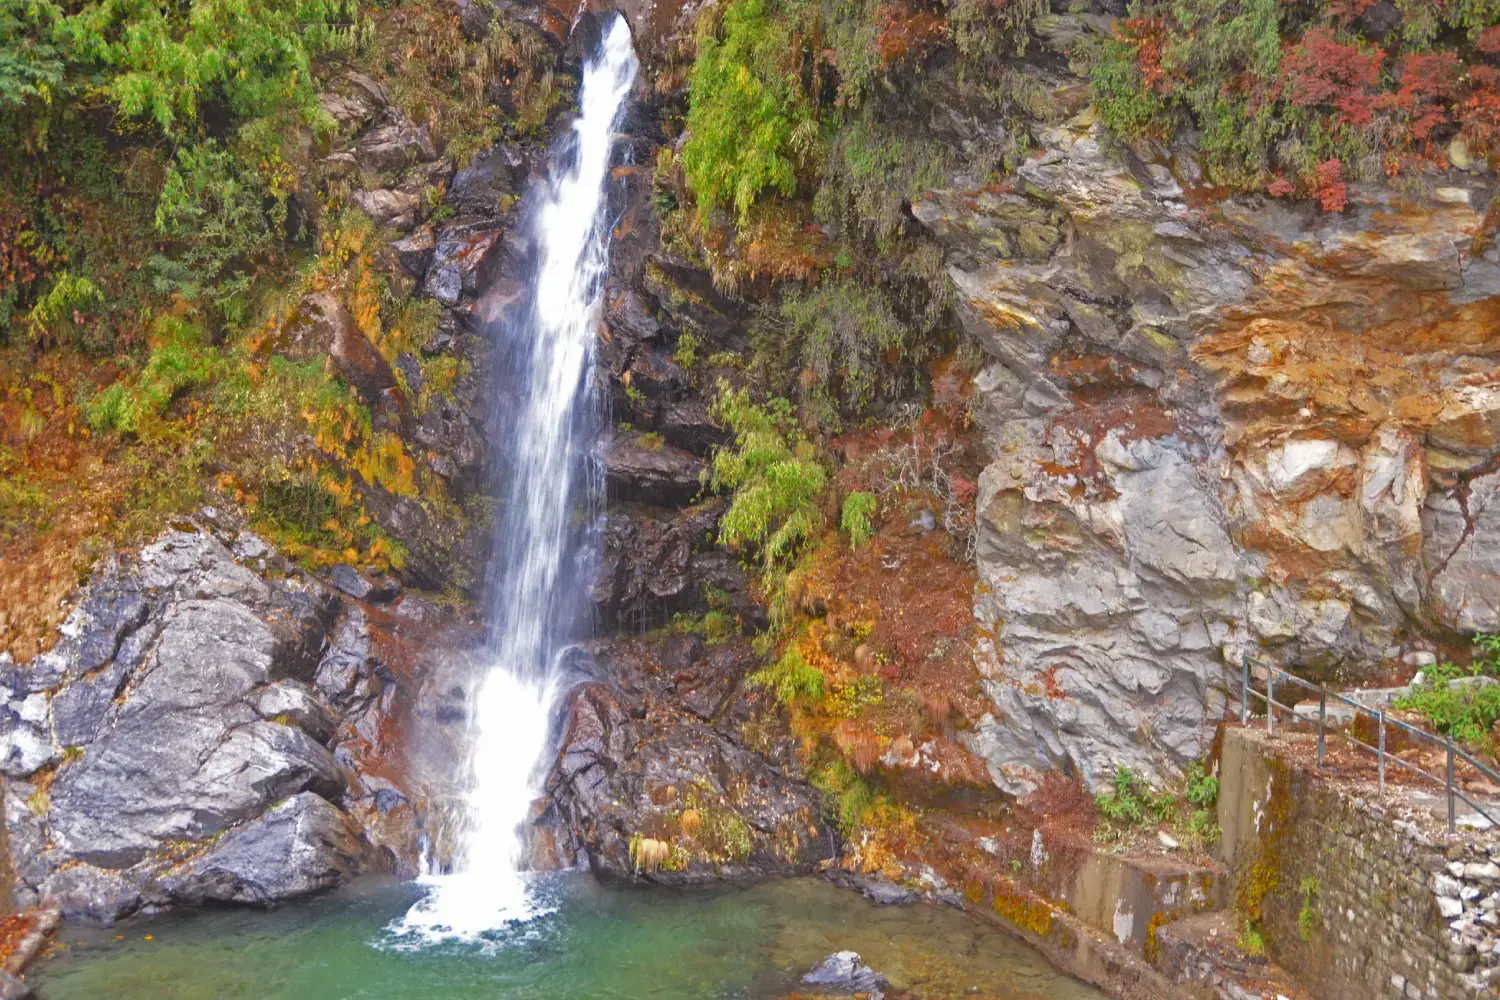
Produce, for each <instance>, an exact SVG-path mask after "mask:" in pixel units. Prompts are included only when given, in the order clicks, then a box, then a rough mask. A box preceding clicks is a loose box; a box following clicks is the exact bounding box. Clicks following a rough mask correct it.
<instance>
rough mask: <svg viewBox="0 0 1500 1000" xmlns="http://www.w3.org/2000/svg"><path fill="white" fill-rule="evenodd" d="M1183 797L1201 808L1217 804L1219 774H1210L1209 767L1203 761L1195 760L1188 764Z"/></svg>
mask: <svg viewBox="0 0 1500 1000" xmlns="http://www.w3.org/2000/svg"><path fill="white" fill-rule="evenodd" d="M1183 798H1185V799H1187V800H1188V802H1189V803H1190V804H1192V805H1195V806H1197V807H1198V808H1199V809H1207V808H1208V807H1210V806H1213V805H1215V804H1216V803H1217V802H1218V801H1219V778H1218V776H1217V775H1213V774H1209V773H1208V769H1207V768H1205V767H1204V766H1203V764H1202V763H1201V762H1199V761H1196V760H1195V761H1193V762H1192V763H1191V764H1189V765H1188V769H1187V783H1186V786H1185V787H1184V790H1183Z"/></svg>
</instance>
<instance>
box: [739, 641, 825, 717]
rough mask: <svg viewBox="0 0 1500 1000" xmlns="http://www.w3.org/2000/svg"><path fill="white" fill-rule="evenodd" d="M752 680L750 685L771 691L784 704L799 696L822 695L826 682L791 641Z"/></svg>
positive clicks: (751, 677)
mask: <svg viewBox="0 0 1500 1000" xmlns="http://www.w3.org/2000/svg"><path fill="white" fill-rule="evenodd" d="M749 683H750V686H751V687H757V688H761V689H763V690H766V691H770V692H771V693H772V694H774V695H775V696H776V700H777V701H779V702H781V703H782V704H790V703H791V702H793V701H796V700H797V699H798V698H811V699H815V700H816V699H818V698H821V697H823V691H824V690H825V683H826V682H825V680H824V677H823V672H822V671H821V670H819V669H818V668H817V667H814V666H810V665H809V664H808V662H807V661H806V660H805V659H803V658H802V653H801V651H800V650H798V649H797V645H796V643H792V644H790V645H788V646H787V648H786V652H784V653H782V654H781V658H780V659H778V660H777V661H776V662H775V663H772V664H769V665H767V666H765V667H762V668H761V669H760V670H757V671H756V672H755V673H753V674H751V675H750V678H749Z"/></svg>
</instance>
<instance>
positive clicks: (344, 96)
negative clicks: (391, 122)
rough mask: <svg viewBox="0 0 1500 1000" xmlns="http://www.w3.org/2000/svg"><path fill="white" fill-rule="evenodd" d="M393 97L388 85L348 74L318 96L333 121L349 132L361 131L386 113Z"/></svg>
mask: <svg viewBox="0 0 1500 1000" xmlns="http://www.w3.org/2000/svg"><path fill="white" fill-rule="evenodd" d="M388 102H389V95H388V94H387V92H386V89H385V87H384V85H382V84H379V83H376V82H375V81H374V80H372V79H370V78H369V77H368V76H365V75H364V74H363V73H355V72H352V71H351V72H348V73H345V74H344V75H343V76H340V77H338V78H337V79H335V80H334V81H333V83H332V84H331V85H330V86H329V88H328V89H327V90H325V91H323V92H322V93H320V94H319V95H318V103H319V104H320V105H321V106H322V108H323V110H324V111H326V112H327V113H328V115H329V117H330V118H332V119H333V120H334V121H336V122H338V123H339V124H340V125H341V126H344V127H346V128H349V129H354V130H357V129H360V128H363V127H364V126H365V125H366V124H368V123H369V122H370V120H371V119H373V118H374V117H375V116H376V115H378V114H379V113H380V112H381V111H383V110H385V107H386V104H387V103H388Z"/></svg>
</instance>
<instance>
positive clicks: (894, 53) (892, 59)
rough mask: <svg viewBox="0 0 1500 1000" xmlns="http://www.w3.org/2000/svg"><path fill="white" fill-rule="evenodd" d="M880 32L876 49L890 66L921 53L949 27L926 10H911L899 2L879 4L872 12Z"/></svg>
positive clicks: (882, 60) (882, 59) (883, 60)
mask: <svg viewBox="0 0 1500 1000" xmlns="http://www.w3.org/2000/svg"><path fill="white" fill-rule="evenodd" d="M875 24H876V26H877V27H878V28H879V29H880V34H879V35H878V36H877V37H876V39H875V51H876V52H877V53H879V55H880V61H881V62H882V63H884V64H885V65H887V66H889V65H891V64H892V63H897V62H900V61H901V60H903V59H905V58H907V57H908V56H921V55H922V54H923V53H925V52H926V51H927V50H928V49H930V48H931V47H932V45H933V43H935V42H937V41H938V40H940V39H941V38H942V37H943V35H945V34H946V33H947V31H948V22H947V21H945V20H943V19H942V18H941V17H938V16H937V15H936V14H931V13H928V12H927V11H925V10H912V9H911V8H910V7H907V6H906V5H905V4H902V3H887V4H882V5H881V7H880V8H879V9H878V10H877V11H876V12H875Z"/></svg>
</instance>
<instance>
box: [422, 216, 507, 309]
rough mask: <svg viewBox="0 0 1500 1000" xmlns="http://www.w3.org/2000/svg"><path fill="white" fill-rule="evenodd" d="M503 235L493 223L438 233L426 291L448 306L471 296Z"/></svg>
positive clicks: (453, 227) (424, 281)
mask: <svg viewBox="0 0 1500 1000" xmlns="http://www.w3.org/2000/svg"><path fill="white" fill-rule="evenodd" d="M502 235H503V230H502V229H501V228H500V227H498V226H496V225H494V224H493V223H481V224H477V225H475V226H451V227H449V228H447V229H444V230H443V231H442V232H440V233H438V235H437V241H436V245H435V246H434V249H433V254H432V261H431V263H430V264H429V266H428V268H427V275H426V277H425V278H424V280H423V285H422V288H423V291H425V292H426V293H427V294H428V295H430V296H431V297H432V298H434V299H437V300H438V301H439V302H441V303H442V304H443V305H445V306H454V305H457V304H458V300H459V299H460V298H461V297H463V296H464V295H465V294H469V295H472V294H473V293H474V291H475V290H476V289H477V288H478V279H477V277H476V275H477V273H478V271H479V268H480V266H481V265H482V264H483V263H484V262H485V258H486V257H487V256H488V255H489V254H490V252H491V251H493V250H494V249H495V248H496V245H497V244H498V243H499V242H500V240H501V237H502Z"/></svg>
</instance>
